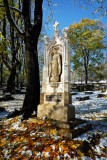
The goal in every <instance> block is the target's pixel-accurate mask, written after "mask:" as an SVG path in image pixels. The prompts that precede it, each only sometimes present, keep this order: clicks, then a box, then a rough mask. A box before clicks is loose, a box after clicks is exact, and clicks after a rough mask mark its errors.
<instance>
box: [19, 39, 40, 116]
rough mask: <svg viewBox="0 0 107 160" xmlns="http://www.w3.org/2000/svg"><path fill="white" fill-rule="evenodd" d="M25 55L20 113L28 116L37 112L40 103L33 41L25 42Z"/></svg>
mask: <svg viewBox="0 0 107 160" xmlns="http://www.w3.org/2000/svg"><path fill="white" fill-rule="evenodd" d="M25 54H26V66H27V87H26V94H25V99H24V103H23V107H22V111H23V112H24V113H26V114H27V115H28V116H29V115H31V114H32V113H33V111H37V105H38V104H39V103H40V80H39V64H38V54H37V42H36V41H35V40H33V39H28V37H27V38H26V40H25Z"/></svg>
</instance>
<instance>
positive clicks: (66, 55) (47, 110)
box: [37, 21, 75, 122]
mask: <svg viewBox="0 0 107 160" xmlns="http://www.w3.org/2000/svg"><path fill="white" fill-rule="evenodd" d="M58 25H59V23H58V22H57V21H56V22H55V24H54V25H53V27H54V31H55V32H54V36H53V39H52V40H50V39H49V38H48V37H47V36H45V38H44V40H45V47H44V48H45V50H44V68H43V81H42V90H41V104H40V105H39V106H38V113H37V116H38V117H39V118H42V117H44V116H48V117H49V118H52V119H56V120H59V121H65V122H67V121H70V120H71V119H74V118H75V108H74V106H72V105H71V94H70V51H69V46H68V39H67V29H66V28H65V29H64V30H63V36H62V37H60V36H59V31H58V30H57V27H58Z"/></svg>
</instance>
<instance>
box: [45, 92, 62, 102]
mask: <svg viewBox="0 0 107 160" xmlns="http://www.w3.org/2000/svg"><path fill="white" fill-rule="evenodd" d="M61 99H62V95H61V94H57V95H55V94H53V95H46V101H49V102H61Z"/></svg>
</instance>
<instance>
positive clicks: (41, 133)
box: [0, 117, 106, 160]
mask: <svg viewBox="0 0 107 160" xmlns="http://www.w3.org/2000/svg"><path fill="white" fill-rule="evenodd" d="M20 119H21V117H15V118H12V119H8V120H4V121H1V125H0V132H1V136H0V139H1V143H0V151H1V155H0V156H1V157H0V159H1V160H2V159H11V160H19V159H21V160H28V159H32V160H39V159H40V160H41V159H45V160H46V159H47V160H58V159H59V160H63V159H68V160H69V159H71V158H72V159H76V158H78V159H81V157H84V156H88V157H91V158H92V159H94V158H95V156H99V155H100V156H102V155H103V156H106V155H105V154H104V152H105V149H104V148H102V150H101V152H99V153H98V152H97V150H98V149H97V148H96V150H95V148H94V147H93V146H95V145H97V144H98V143H99V138H100V136H99V135H98V134H96V135H95V136H93V137H92V138H91V139H89V140H88V141H81V140H72V139H70V138H66V137H64V133H66V134H68V133H69V132H68V131H69V130H65V129H59V128H56V127H55V126H54V125H53V124H54V123H52V122H51V121H50V120H39V119H37V118H35V119H33V118H30V119H29V120H27V121H24V122H21V121H20ZM59 133H60V134H59ZM91 143H92V144H91Z"/></svg>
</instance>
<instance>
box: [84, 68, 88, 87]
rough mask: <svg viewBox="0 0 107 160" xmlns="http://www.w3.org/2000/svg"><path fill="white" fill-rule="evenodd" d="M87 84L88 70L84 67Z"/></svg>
mask: <svg viewBox="0 0 107 160" xmlns="http://www.w3.org/2000/svg"><path fill="white" fill-rule="evenodd" d="M87 83H88V69H87V66H85V84H87Z"/></svg>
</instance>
